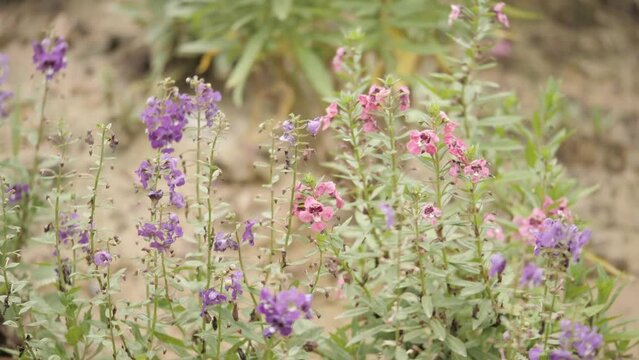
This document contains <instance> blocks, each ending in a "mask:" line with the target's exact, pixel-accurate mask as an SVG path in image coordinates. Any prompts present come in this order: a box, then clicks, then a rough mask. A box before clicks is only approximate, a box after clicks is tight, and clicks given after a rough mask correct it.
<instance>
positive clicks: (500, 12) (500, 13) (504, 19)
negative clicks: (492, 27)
mask: <svg viewBox="0 0 639 360" xmlns="http://www.w3.org/2000/svg"><path fill="white" fill-rule="evenodd" d="M505 7H506V4H505V3H504V2H498V3H497V4H495V6H493V11H494V12H495V16H496V17H497V22H498V23H500V24H502V25H503V26H504V27H506V28H508V27H510V21H509V20H508V16H507V15H506V14H504V8H505Z"/></svg>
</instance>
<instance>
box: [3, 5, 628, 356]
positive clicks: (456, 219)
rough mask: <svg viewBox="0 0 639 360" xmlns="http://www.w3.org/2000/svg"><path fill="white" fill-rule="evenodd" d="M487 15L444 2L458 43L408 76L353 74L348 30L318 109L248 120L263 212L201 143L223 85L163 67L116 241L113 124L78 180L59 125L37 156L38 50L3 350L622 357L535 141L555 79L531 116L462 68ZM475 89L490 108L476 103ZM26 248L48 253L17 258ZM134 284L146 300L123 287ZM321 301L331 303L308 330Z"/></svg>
mask: <svg viewBox="0 0 639 360" xmlns="http://www.w3.org/2000/svg"><path fill="white" fill-rule="evenodd" d="M504 8H505V5H504V4H503V3H498V4H489V3H488V2H486V1H477V2H476V3H474V4H473V6H470V7H466V6H463V5H455V6H453V7H452V9H451V10H452V11H451V13H450V15H449V17H448V21H449V23H450V25H451V26H453V27H459V28H460V29H459V33H456V32H454V34H455V36H459V38H458V43H460V44H462V45H463V46H464V47H466V48H465V50H466V51H464V55H463V56H464V57H463V58H462V60H460V62H459V64H458V65H459V68H458V69H453V70H452V71H453V75H448V76H445V75H442V74H439V75H435V76H433V77H432V78H427V79H421V81H420V83H421V84H423V86H415V87H413V88H412V89H411V88H409V87H408V86H407V85H405V84H404V82H402V81H401V80H398V79H397V78H395V77H394V76H386V77H384V78H381V79H371V78H370V77H368V76H367V75H366V74H368V73H369V71H368V70H367V69H365V68H364V67H363V66H362V61H361V60H362V56H363V52H362V47H361V43H362V41H363V40H364V39H363V34H362V33H361V32H360V31H353V32H351V33H349V34H348V35H347V37H346V43H345V44H344V46H343V47H340V48H339V49H337V51H336V56H335V58H334V59H333V63H332V65H333V66H334V69H335V70H336V72H337V76H338V77H339V79H340V82H341V84H342V86H341V89H342V90H341V91H340V92H339V93H337V94H334V96H332V97H329V98H328V100H329V105H328V106H327V108H326V112H325V113H324V114H321V115H319V116H317V117H312V118H310V119H304V118H302V117H301V116H299V115H295V114H291V115H290V116H289V118H288V119H286V120H283V121H269V122H265V123H263V124H262V125H261V126H260V127H259V131H260V132H261V133H265V134H266V135H268V136H267V139H266V144H265V145H262V146H260V149H261V150H263V151H264V153H265V155H266V158H267V161H266V162H258V163H256V167H258V168H263V169H264V170H266V171H267V174H268V175H267V178H266V183H265V184H264V190H263V191H262V193H261V194H260V195H261V199H266V201H265V203H266V205H265V206H264V207H263V209H262V210H264V211H263V212H262V213H261V214H250V216H240V215H238V214H236V213H235V212H234V211H231V207H230V205H229V204H227V203H225V202H224V201H222V200H221V199H218V198H217V195H216V188H217V187H218V186H219V185H218V184H219V181H220V180H223V179H224V173H223V171H222V169H220V167H219V166H218V164H217V162H216V155H217V150H216V149H217V145H218V141H219V140H220V139H221V138H222V137H224V135H225V134H226V133H227V132H228V131H230V130H229V120H228V119H227V118H226V115H225V114H224V112H223V111H222V110H221V108H220V106H219V105H220V104H219V103H220V101H221V94H220V93H219V92H217V91H215V90H214V89H213V87H212V86H211V85H210V84H207V83H205V82H204V81H203V80H202V79H200V78H197V77H192V78H188V79H187V81H186V83H187V84H188V87H187V89H179V88H178V87H177V86H175V83H174V82H173V81H172V80H170V79H166V80H164V81H162V82H161V83H160V84H159V85H160V86H159V90H158V94H156V96H154V97H151V98H150V99H149V100H148V101H147V102H146V106H145V109H144V110H143V112H142V114H141V122H142V123H143V124H144V126H145V133H146V138H147V140H148V144H147V145H148V147H147V148H148V150H149V152H150V153H151V155H150V156H148V157H144V156H139V166H138V167H137V169H128V173H129V174H131V175H132V176H134V177H135V186H134V187H132V189H131V193H130V195H131V196H135V195H134V193H137V196H138V197H139V199H140V201H141V203H142V204H143V205H141V206H143V207H144V209H143V211H140V212H137V213H136V214H135V216H136V218H135V219H129V222H130V224H129V225H130V226H132V227H136V229H137V238H133V239H131V238H127V239H121V238H120V235H119V233H118V232H117V231H114V230H111V229H109V227H108V226H107V225H106V222H107V219H105V218H103V217H100V213H101V212H100V210H101V208H102V207H104V206H108V205H105V203H106V202H105V201H104V200H103V199H104V198H106V197H107V195H106V193H107V191H108V186H107V176H106V175H105V172H106V171H108V169H109V166H108V165H107V164H109V163H110V162H112V161H113V157H112V156H111V155H112V154H113V153H114V152H115V151H116V149H117V145H118V144H119V141H118V139H117V137H116V136H115V134H114V133H113V130H112V128H111V126H110V124H100V125H98V128H97V130H98V131H97V137H98V138H97V141H96V139H94V137H93V133H92V132H89V133H88V134H87V137H86V138H85V143H86V145H87V146H88V147H89V149H90V150H89V154H90V156H91V157H93V158H94V160H95V165H94V166H93V167H91V168H90V169H89V171H88V172H86V174H85V173H83V174H84V175H83V176H85V177H86V178H88V179H89V182H90V184H89V186H88V189H89V191H88V193H87V194H81V193H76V188H75V187H74V186H73V179H74V178H76V177H77V176H78V173H76V171H77V170H75V169H73V168H72V167H70V166H68V165H67V164H68V163H69V155H68V150H69V146H70V145H71V144H72V143H73V142H74V141H75V140H76V139H75V138H74V137H73V136H71V134H70V133H69V132H68V131H67V129H66V126H65V124H64V123H63V122H62V121H60V122H59V123H58V124H57V126H56V129H55V132H54V134H53V135H52V136H51V137H49V138H50V139H51V144H47V145H51V147H52V151H51V152H50V153H51V154H53V155H50V157H46V156H45V155H44V154H43V153H41V152H40V147H41V145H42V144H43V139H45V137H44V134H46V133H47V132H49V131H51V129H49V127H48V126H47V125H48V124H47V123H46V122H45V121H44V114H45V105H46V100H47V91H48V88H49V87H50V86H54V84H55V81H56V80H58V79H59V73H60V71H63V70H64V68H65V67H66V66H67V59H66V52H67V50H68V46H67V44H66V42H65V41H64V40H63V39H60V38H55V39H51V38H48V39H45V40H43V41H41V42H37V43H35V44H34V58H33V61H34V64H35V68H36V70H38V71H39V72H41V73H42V79H43V97H42V101H41V103H40V104H41V108H40V112H39V113H40V118H39V119H38V120H39V126H38V129H37V136H36V138H35V139H36V143H35V147H34V150H35V155H34V156H33V162H32V163H30V164H29V165H31V166H27V167H26V168H25V167H24V166H21V165H20V161H19V158H18V157H17V156H14V157H13V158H11V159H9V160H7V162H8V163H10V164H11V166H4V165H2V168H3V170H4V169H5V168H6V169H7V172H6V173H5V172H4V171H3V175H2V176H1V177H0V181H1V186H2V191H0V194H2V197H1V204H0V205H1V206H2V218H1V221H2V222H1V224H2V235H3V237H2V242H1V243H0V245H1V249H2V258H1V260H2V264H3V266H2V276H0V279H2V280H1V281H0V283H1V284H2V292H1V295H0V296H1V298H0V300H2V303H3V304H4V305H3V311H2V318H3V326H5V327H7V328H10V329H13V332H14V335H15V337H16V338H17V339H18V340H17V341H16V343H15V346H13V347H7V348H6V349H3V350H2V351H5V352H6V353H8V354H10V355H12V356H14V357H16V358H25V359H41V358H51V359H56V358H73V359H85V358H129V359H158V358H176V357H183V358H189V359H191V358H193V359H195V358H197V359H207V358H223V357H224V358H227V357H233V358H234V357H238V358H240V359H245V358H260V359H262V358H264V359H280V358H286V359H288V358H293V359H296V358H307V357H309V353H313V354H315V355H317V356H319V357H323V358H330V359H351V358H358V359H359V358H367V357H371V356H381V357H384V358H398V359H407V358H420V359H421V358H423V359H461V358H473V359H532V360H534V359H597V358H621V357H623V356H626V354H627V353H628V350H629V349H630V348H631V347H632V346H633V345H635V344H636V343H637V340H636V337H635V336H634V334H632V333H630V332H626V331H624V329H623V323H621V324H619V323H617V322H616V321H615V320H614V319H613V318H611V317H610V316H609V314H608V313H607V312H608V310H609V308H610V306H611V305H612V303H613V302H614V299H615V297H616V292H617V291H618V288H619V287H618V286H617V284H616V282H615V281H616V280H617V279H615V278H613V277H611V276H609V275H608V274H606V273H605V272H604V271H603V270H601V269H598V270H597V272H596V277H590V275H594V272H593V269H592V268H591V267H590V264H587V263H585V261H584V259H583V257H584V256H582V255H583V254H584V253H585V251H586V250H585V249H584V248H585V247H586V246H587V244H588V242H589V240H590V238H591V236H596V234H591V232H590V231H589V230H586V229H585V228H584V226H583V223H582V222H581V221H580V219H579V218H578V217H577V216H576V214H573V213H572V212H571V210H570V206H571V201H574V200H576V199H577V198H578V197H579V196H578V195H579V194H577V195H575V194H571V193H570V191H568V190H567V189H569V188H572V187H570V186H567V185H566V184H569V182H568V181H567V180H566V179H564V177H563V175H562V173H561V171H559V169H560V168H559V166H558V165H556V162H555V159H554V156H553V155H554V151H556V149H557V147H558V145H559V143H560V142H561V136H560V137H559V138H557V136H556V135H555V136H551V138H550V140H548V139H547V138H548V137H549V135H548V134H547V130H548V128H547V127H548V126H549V125H548V124H549V123H551V122H552V121H553V116H552V114H553V112H554V111H557V110H556V107H557V105H556V103H558V102H559V100H558V96H557V94H556V89H555V88H554V87H553V85H552V83H551V85H550V86H549V89H548V90H547V92H546V94H545V95H544V103H543V104H542V109H541V110H540V113H541V115H538V116H535V117H534V119H533V120H532V122H531V123H530V124H528V123H525V122H523V119H522V117H521V116H519V115H509V113H507V111H508V110H509V109H508V108H506V107H505V106H500V105H499V104H495V103H491V101H494V100H495V99H501V98H503V96H501V95H500V94H490V93H489V90H488V89H486V88H485V84H483V83H481V82H479V81H478V80H475V77H474V74H475V73H474V70H473V69H479V68H481V67H482V66H483V65H485V64H483V63H482V62H483V61H485V60H484V59H483V58H482V57H481V56H480V52H481V49H482V47H483V46H484V42H485V41H488V40H489V39H490V29H491V28H492V27H493V26H500V27H508V26H510V23H509V20H508V17H507V13H506V12H504V11H505V10H504ZM444 21H445V20H444ZM0 59H2V58H0ZM0 64H1V62H0ZM4 74H6V70H4V68H3V69H2V72H0V75H1V76H0V79H3V78H4ZM442 83H443V84H442ZM0 85H2V83H1V81H0ZM469 93H470V94H471V95H472V96H471V95H469ZM482 94H485V95H482ZM482 96H485V97H488V99H486V98H483V97H482ZM489 103H490V104H491V105H492V109H491V110H490V112H491V113H490V114H488V115H487V114H486V111H488V110H486V109H485V108H482V109H481V111H480V109H479V105H480V104H481V105H486V104H489ZM422 105H424V106H422ZM0 109H3V107H2V106H0ZM505 112H506V113H505ZM321 138H323V139H325V140H326V141H328V142H330V143H331V144H332V145H334V148H335V149H337V151H334V152H333V156H332V158H331V159H330V161H328V162H326V163H325V164H323V165H324V167H323V169H324V170H323V171H322V170H318V169H317V167H314V166H313V165H314V163H316V162H315V161H314V153H313V149H314V147H315V146H316V145H317V142H318V139H321ZM186 139H190V140H191V141H192V142H191V144H192V146H191V147H190V149H187V150H186V151H184V150H183V146H184V145H185V143H186V142H187V141H186ZM504 150H507V151H504ZM521 151H523V152H524V153H525V154H524V156H523V157H522V156H521V153H519V154H518V153H517V152H521ZM134 155H136V156H137V155H138V154H134ZM537 155H541V156H537ZM42 157H45V159H44V160H43V159H42ZM521 159H523V160H521ZM45 165H46V166H45ZM9 169H21V171H8V170H9ZM5 174H6V175H5ZM522 174H524V175H525V176H522ZM581 194H583V192H581ZM523 199H526V200H525V201H524V200H523ZM569 199H574V200H569ZM113 206H117V204H114V205H113ZM123 211H124V209H123ZM40 224H44V226H37V225H40ZM38 244H40V245H42V246H44V247H46V249H47V250H48V254H49V255H48V256H47V261H42V262H35V263H32V262H29V261H25V260H24V254H25V253H26V252H28V251H29V249H30V248H31V247H34V246H36V245H38ZM299 246H305V247H306V249H307V253H306V254H304V256H300V254H299V252H296V251H293V250H294V248H295V247H299ZM183 249H186V250H184V251H183ZM136 250H137V251H138V254H132V253H134V251H136ZM127 263H133V264H135V265H134V266H135V267H136V268H137V270H136V271H131V270H130V269H128V267H127ZM132 278H133V279H132ZM131 282H133V286H136V287H138V286H139V287H140V288H141V289H143V290H144V297H143V298H141V299H134V298H132V296H129V295H130V294H128V293H127V291H126V287H127V285H128V284H129V283H131ZM327 305H328V306H330V307H332V308H337V309H338V311H339V313H340V314H339V315H338V316H336V317H335V318H334V319H330V320H331V322H330V324H326V323H324V325H326V326H325V327H324V326H322V320H323V319H322V316H321V315H322V313H323V311H324V309H325V307H326V306H327Z"/></svg>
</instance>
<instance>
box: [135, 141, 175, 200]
mask: <svg viewBox="0 0 639 360" xmlns="http://www.w3.org/2000/svg"><path fill="white" fill-rule="evenodd" d="M156 171H159V175H160V176H162V177H163V178H164V180H165V181H166V185H167V187H168V188H169V199H170V202H171V204H172V205H174V206H175V207H177V208H183V207H184V206H185V205H186V203H185V201H184V196H182V194H180V193H178V192H177V191H176V187H180V186H183V185H184V184H185V183H186V180H185V178H184V173H183V172H182V171H181V170H180V169H179V168H178V159H177V158H175V157H172V156H171V155H170V154H167V153H164V154H162V158H161V163H160V168H159V169H157V168H156V166H155V165H154V164H152V163H151V162H149V161H148V160H143V161H142V162H141V163H140V166H139V167H138V169H137V170H136V171H135V174H136V175H137V176H138V180H139V181H140V184H141V185H142V188H143V189H144V190H149V182H150V181H151V180H152V179H153V176H154V174H155V172H156ZM162 196H163V193H162V190H160V189H157V188H156V187H151V188H150V191H149V197H150V198H151V199H153V200H160V199H161V198H162Z"/></svg>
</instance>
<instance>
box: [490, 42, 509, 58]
mask: <svg viewBox="0 0 639 360" xmlns="http://www.w3.org/2000/svg"><path fill="white" fill-rule="evenodd" d="M512 48H513V46H512V43H511V42H510V41H508V40H505V39H502V40H501V41H499V42H498V43H497V44H495V46H493V48H492V49H490V54H491V55H492V56H494V57H496V58H507V57H509V56H510V53H511V52H512Z"/></svg>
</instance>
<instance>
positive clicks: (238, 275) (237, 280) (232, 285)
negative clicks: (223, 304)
mask: <svg viewBox="0 0 639 360" xmlns="http://www.w3.org/2000/svg"><path fill="white" fill-rule="evenodd" d="M243 277H244V274H242V272H241V271H235V272H232V273H231V276H230V277H229V278H228V279H227V284H226V285H224V289H225V290H226V291H229V290H232V291H231V298H232V299H233V301H235V300H237V296H238V295H242V292H243V291H242V278H243Z"/></svg>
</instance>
